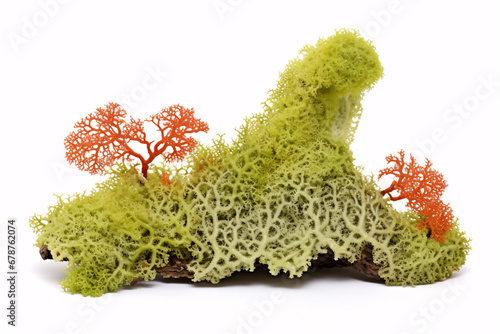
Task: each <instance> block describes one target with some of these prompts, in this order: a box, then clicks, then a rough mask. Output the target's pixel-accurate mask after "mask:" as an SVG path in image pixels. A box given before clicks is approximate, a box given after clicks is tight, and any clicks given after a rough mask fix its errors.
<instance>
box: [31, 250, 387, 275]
mask: <svg viewBox="0 0 500 334" xmlns="http://www.w3.org/2000/svg"><path fill="white" fill-rule="evenodd" d="M40 256H41V257H42V259H44V260H48V259H52V254H51V253H50V250H49V249H48V248H47V246H46V245H43V246H42V247H41V248H40ZM189 261H190V260H182V259H178V258H177V257H176V256H173V255H172V256H170V258H169V262H168V264H167V265H166V266H165V267H162V268H158V269H157V270H156V271H157V272H158V273H159V274H160V275H161V276H162V277H164V278H182V277H185V278H189V279H191V278H193V277H194V274H193V273H192V272H190V271H189V269H188V265H189ZM255 267H256V269H257V270H262V271H267V270H268V269H267V266H266V265H263V264H260V263H256V265H255ZM311 267H313V268H334V267H339V268H351V269H354V270H357V271H359V272H360V273H362V274H364V275H366V276H368V277H370V278H374V279H379V280H381V278H380V276H379V274H378V270H379V269H380V266H379V265H377V264H375V263H374V262H373V255H372V249H371V248H366V249H364V250H363V251H362V252H361V256H360V258H359V260H357V261H354V262H353V263H350V262H349V261H346V260H342V259H339V260H335V254H334V253H333V251H331V250H328V252H326V253H325V254H320V255H319V256H318V258H317V259H316V260H313V261H311ZM137 282H138V280H136V279H134V280H133V281H132V283H131V284H135V283H137Z"/></svg>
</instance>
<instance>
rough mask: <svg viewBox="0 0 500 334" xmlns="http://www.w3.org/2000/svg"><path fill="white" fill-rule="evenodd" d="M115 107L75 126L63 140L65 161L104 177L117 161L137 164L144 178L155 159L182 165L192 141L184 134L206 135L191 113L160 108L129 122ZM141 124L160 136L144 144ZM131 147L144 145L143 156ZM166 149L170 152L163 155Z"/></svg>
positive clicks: (202, 124)
mask: <svg viewBox="0 0 500 334" xmlns="http://www.w3.org/2000/svg"><path fill="white" fill-rule="evenodd" d="M126 115H127V113H126V112H125V110H123V109H122V108H121V107H120V105H119V104H117V103H109V104H108V105H107V106H106V108H105V109H103V108H97V111H96V112H94V113H91V114H90V115H88V116H87V117H85V118H83V119H82V120H81V121H79V122H77V123H76V124H75V129H76V130H75V131H73V132H71V133H70V134H69V135H68V136H67V137H66V139H65V141H64V143H65V146H66V159H67V160H68V162H70V163H72V164H75V165H76V166H77V167H78V168H79V169H81V170H85V171H88V172H90V173H91V174H104V173H105V171H106V167H110V166H113V164H115V162H117V161H129V160H131V158H132V157H134V158H137V159H139V160H140V162H141V164H142V174H143V175H144V177H145V178H147V177H148V174H147V172H148V167H149V164H150V163H151V162H152V161H153V160H154V159H155V158H156V157H157V156H159V155H162V156H163V157H164V159H165V161H167V162H175V161H182V159H184V157H185V156H186V155H188V154H189V153H191V152H192V151H193V150H194V148H195V146H196V143H197V142H196V140H195V139H194V138H192V137H188V136H187V135H188V134H192V133H196V132H200V131H203V132H207V131H208V125H207V123H205V122H202V121H201V120H199V119H197V118H195V117H194V110H193V109H186V108H184V107H182V106H180V105H175V106H171V107H168V108H164V109H163V110H162V111H160V112H159V113H157V114H155V115H152V116H151V117H150V118H149V119H146V120H145V121H142V120H140V119H134V118H131V119H130V122H129V123H126V122H125V117H126ZM144 122H150V123H151V124H153V125H154V126H155V128H156V130H157V131H158V132H159V133H160V139H159V140H158V141H148V140H147V139H146V132H145V131H144ZM131 143H135V144H140V145H144V146H145V148H146V152H147V154H148V155H147V156H144V154H141V153H140V152H137V151H136V150H134V149H133V148H132V147H131ZM167 149H170V151H167Z"/></svg>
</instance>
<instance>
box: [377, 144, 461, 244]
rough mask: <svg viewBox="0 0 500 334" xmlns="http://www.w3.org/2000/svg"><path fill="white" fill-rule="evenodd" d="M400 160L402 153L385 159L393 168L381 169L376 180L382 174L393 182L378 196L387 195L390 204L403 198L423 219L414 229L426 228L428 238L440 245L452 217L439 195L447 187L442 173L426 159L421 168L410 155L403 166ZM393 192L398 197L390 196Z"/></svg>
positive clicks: (403, 154) (451, 212)
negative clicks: (428, 231)
mask: <svg viewBox="0 0 500 334" xmlns="http://www.w3.org/2000/svg"><path fill="white" fill-rule="evenodd" d="M404 158H405V152H404V151H403V150H401V151H400V152H399V157H396V156H394V155H392V154H391V155H389V156H388V157H387V158H386V160H387V163H394V166H392V167H388V168H384V169H382V170H381V171H380V173H379V179H380V178H381V177H382V176H384V175H392V176H395V177H396V180H394V181H393V182H392V183H391V185H390V186H389V187H388V188H387V189H385V190H382V191H381V194H382V195H385V194H388V195H389V197H390V199H391V200H393V201H397V200H401V199H407V200H408V202H407V203H406V206H407V207H408V208H410V209H411V210H413V211H416V212H418V213H420V214H422V215H423V216H424V217H425V219H424V220H422V221H421V222H420V223H419V224H418V225H417V227H418V229H423V228H426V229H429V230H430V232H431V237H432V238H434V239H435V240H437V241H440V242H444V241H445V238H444V237H443V235H444V234H445V233H446V232H448V230H449V229H451V227H452V225H453V220H454V216H453V210H452V209H451V207H450V205H449V204H445V203H443V201H442V200H441V195H442V194H443V192H444V190H445V188H446V187H447V184H446V181H445V179H444V177H443V174H441V173H439V172H438V171H437V170H435V169H433V168H431V167H432V163H431V162H430V161H429V159H427V160H426V162H425V166H421V165H419V164H418V163H417V161H416V160H415V158H414V157H413V156H412V155H411V154H410V162H409V163H406V162H405V160H404ZM394 191H396V192H398V193H399V195H398V196H394V195H393V194H392V192H394Z"/></svg>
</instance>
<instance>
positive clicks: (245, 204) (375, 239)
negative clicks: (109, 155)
mask: <svg viewBox="0 0 500 334" xmlns="http://www.w3.org/2000/svg"><path fill="white" fill-rule="evenodd" d="M382 73H383V69H382V67H381V65H380V62H379V59H378V55H377V54H376V52H375V49H374V47H373V46H372V45H371V43H370V42H368V41H366V40H364V39H363V38H361V37H360V36H359V34H358V33H357V32H356V31H350V30H341V31H339V32H337V34H335V35H334V36H332V37H330V38H326V39H320V40H319V42H318V43H317V45H316V46H306V47H304V48H303V50H302V51H301V52H300V55H299V57H298V58H297V59H295V60H293V61H291V62H290V63H289V64H288V66H287V67H286V69H285V71H284V72H283V73H282V74H281V76H280V79H279V81H278V83H277V86H276V88H275V89H274V90H272V91H271V92H270V95H269V98H268V100H267V101H266V102H265V103H264V104H263V109H264V110H263V112H262V113H260V114H256V115H253V116H252V117H250V118H248V119H246V120H245V122H244V124H243V125H242V126H241V127H240V128H239V129H238V137H237V138H236V140H235V141H234V142H233V143H231V144H228V143H226V142H225V141H224V139H223V137H222V136H219V137H217V138H216V139H215V140H214V142H213V145H211V146H203V145H200V146H198V147H197V149H196V150H195V151H194V153H193V154H192V155H191V156H189V157H188V161H187V164H186V165H185V167H184V168H181V169H179V170H177V171H175V170H172V169H169V168H165V167H161V168H160V167H155V168H153V169H152V170H150V171H149V175H148V178H147V180H146V179H145V178H143V177H142V176H141V175H140V174H138V173H137V172H135V167H133V166H132V167H126V166H124V165H122V166H120V167H119V168H116V169H115V170H113V171H112V172H111V173H112V177H111V178H110V179H109V180H108V181H107V182H105V183H103V184H101V185H99V186H98V187H97V188H96V189H95V190H94V191H93V192H92V193H91V194H89V195H77V196H75V197H73V198H70V199H61V200H60V201H59V203H58V204H57V205H56V206H54V207H53V208H52V209H51V210H50V212H49V213H48V214H47V215H45V216H43V217H40V216H36V217H34V218H33V219H32V226H33V228H34V229H35V230H36V231H37V233H38V234H39V238H38V246H42V245H47V246H48V248H49V249H50V251H51V252H52V253H53V254H54V258H55V259H56V260H63V259H65V258H66V259H68V265H69V266H68V278H67V279H65V280H64V281H63V282H62V284H63V287H64V288H65V289H66V290H68V291H71V292H77V293H82V294H89V295H99V294H102V293H104V292H107V291H116V289H117V288H118V287H119V286H120V285H123V284H127V283H130V282H132V280H133V279H134V278H138V279H145V280H148V279H152V278H154V275H155V272H154V271H155V269H157V268H160V267H161V266H163V265H165V264H167V263H168V259H169V255H170V254H175V255H176V257H178V258H180V259H189V267H188V268H189V270H190V271H191V272H192V273H193V274H194V278H193V280H194V281H210V282H212V283H217V282H219V281H220V280H221V279H222V278H224V277H228V276H230V275H231V274H232V273H234V272H236V271H241V270H249V271H252V270H254V269H255V266H256V264H258V263H261V264H266V265H267V266H268V268H269V271H270V273H271V274H273V275H276V274H278V273H279V272H282V271H283V272H287V273H288V275H289V276H290V277H297V276H301V275H302V274H303V273H304V272H305V271H306V270H307V269H308V267H309V266H310V265H311V261H313V260H314V259H316V258H317V257H318V255H319V254H323V253H326V252H327V251H328V250H331V251H333V253H334V254H335V257H336V259H343V260H346V261H349V262H354V261H356V260H357V259H359V257H360V256H361V252H362V251H363V250H366V249H370V250H371V251H372V254H373V261H374V263H376V264H377V265H379V266H380V270H379V276H380V277H381V278H383V279H384V280H385V282H386V283H387V284H389V285H415V284H424V283H432V282H435V281H438V280H442V279H445V278H447V277H449V276H450V275H451V273H452V272H453V271H455V270H458V269H459V268H460V267H461V266H462V265H463V263H464V262H465V257H466V255H467V252H468V249H469V245H468V239H467V238H466V237H465V235H464V234H463V233H462V232H460V231H459V229H458V225H457V222H456V221H455V222H454V223H453V227H452V228H451V230H450V231H448V232H447V233H446V235H445V237H447V241H446V242H445V243H440V242H437V241H436V240H434V239H430V238H428V237H427V235H426V233H425V231H424V230H418V229H417V225H418V223H419V222H420V221H421V220H422V217H421V216H419V215H418V214H416V213H411V212H398V211H396V210H395V209H394V208H393V207H392V206H391V204H390V202H388V200H386V199H384V198H383V196H382V195H381V194H380V189H379V188H378V186H377V185H376V184H375V182H374V181H373V179H372V177H367V176H363V174H362V173H361V170H360V168H358V167H356V166H355V165H354V158H353V156H352V152H351V150H350V147H349V146H350V143H351V142H352V139H353V138H354V132H355V130H356V126H357V122H358V120H359V118H360V116H361V111H362V109H361V105H360V101H361V98H362V97H363V94H364V92H366V91H367V90H369V89H370V88H371V87H372V86H373V85H374V83H375V82H376V81H377V80H379V79H380V77H381V76H382Z"/></svg>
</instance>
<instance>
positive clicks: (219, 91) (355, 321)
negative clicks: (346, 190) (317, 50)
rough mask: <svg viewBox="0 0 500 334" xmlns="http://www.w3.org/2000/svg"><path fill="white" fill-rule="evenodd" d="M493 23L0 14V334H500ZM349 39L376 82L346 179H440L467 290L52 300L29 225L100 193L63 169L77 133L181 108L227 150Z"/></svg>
mask: <svg viewBox="0 0 500 334" xmlns="http://www.w3.org/2000/svg"><path fill="white" fill-rule="evenodd" d="M55 4H57V6H56V5H55ZM216 6H218V7H217V8H219V9H217V8H216ZM224 6H225V7H224ZM499 13H500V6H499V3H498V2H497V1H486V0H483V1H456V0H455V1H431V0H421V1H416V0H414V1H411V0H400V1H388V0H380V1H373V0H369V1H368V0H367V1H307V2H306V1H255V0H254V1H249V0H246V1H245V0H221V1H214V0H203V1H202V0H200V1H124V0H120V1H118V0H112V1H94V0H87V1H76V0H73V1H67V0H66V1H64V3H63V1H62V0H60V2H55V0H51V1H49V0H42V1H34V0H25V1H13V0H12V1H6V0H2V1H1V5H0V48H1V61H0V94H1V98H0V110H1V119H0V124H1V130H0V136H1V138H0V145H1V146H0V148H1V152H0V153H1V154H0V156H1V159H2V160H1V162H2V163H1V167H0V168H1V174H0V175H1V178H2V182H1V184H2V185H1V189H0V196H1V202H0V208H1V212H0V219H1V222H2V224H1V236H2V239H1V240H2V242H1V245H0V247H1V252H0V255H1V261H0V265H1V268H2V269H1V271H2V272H5V273H6V271H7V269H6V268H7V267H6V259H5V258H6V253H5V251H6V244H5V231H6V226H5V225H6V222H7V219H8V218H10V217H14V218H16V219H17V223H18V245H17V247H18V253H19V254H18V271H19V278H18V280H19V282H18V286H17V292H18V299H17V303H18V318H17V324H18V326H17V327H16V328H12V327H10V326H7V325H6V322H7V318H6V314H7V311H6V305H7V302H8V299H7V285H6V279H2V280H1V284H0V296H1V297H0V306H1V307H0V309H1V310H2V311H0V319H1V320H0V321H1V326H2V333H5V329H7V332H8V333H29V332H31V333H33V332H35V331H36V333H40V334H42V333H118V332H119V333H139V332H147V331H150V332H151V331H152V330H154V331H155V333H165V334H166V333H300V332H306V331H307V332H311V331H312V332H318V333H319V332H325V333H326V332H332V333H333V332H338V333H365V332H370V333H385V334H387V333H394V334H401V333H423V332H425V333H471V332H477V333H498V332H499V331H500V325H499V323H498V320H495V319H497V317H498V314H499V311H500V307H499V305H498V300H499V299H500V285H499V284H498V277H499V274H500V270H499V266H498V263H497V262H498V260H497V259H498V256H497V254H498V248H497V245H498V238H499V235H500V233H499V232H500V224H499V223H500V221H499V218H498V203H499V202H500V195H499V193H498V190H499V189H500V179H499V173H498V172H499V160H500V159H499V158H500V157H499V143H500V134H499V133H500V131H499V130H500V129H499V125H500V122H499V121H500V116H499V104H500V101H499V91H500V68H499V62H498V60H499V59H500V18H499ZM342 27H351V28H358V29H359V30H360V31H361V32H362V33H363V35H364V36H366V37H368V38H370V39H372V40H373V41H374V45H375V46H376V48H377V51H378V53H379V54H380V59H381V61H382V63H383V66H384V68H385V77H384V78H383V79H382V80H381V81H380V82H379V83H378V84H377V86H376V87H375V88H374V89H373V90H372V91H370V92H369V93H368V94H367V95H366V96H365V99H364V103H363V106H364V114H363V117H362V119H361V123H360V126H359V128H358V132H357V135H356V140H355V142H354V144H353V145H352V149H353V152H354V155H355V157H356V163H357V164H358V165H362V166H365V172H366V174H371V173H374V174H376V173H377V172H378V170H379V169H381V168H383V167H385V160H384V157H385V156H387V155H388V154H391V153H396V152H397V151H398V150H400V149H405V150H406V151H408V152H413V153H414V154H416V155H419V156H420V157H421V158H422V157H424V156H425V157H428V158H430V159H431V160H432V161H433V163H434V166H435V168H436V169H438V170H439V171H441V172H442V173H443V174H444V175H445V177H446V178H447V179H448V183H449V187H448V189H447V191H446V192H445V196H444V199H445V201H447V202H450V203H451V205H452V207H453V209H454V213H455V215H456V216H457V217H459V218H460V224H461V228H462V229H463V230H465V231H466V232H467V234H468V236H470V237H471V238H472V239H473V240H472V243H471V245H472V247H473V249H472V251H471V253H470V255H469V257H468V258H467V263H466V264H465V266H464V267H463V269H462V270H461V271H460V272H458V273H455V274H454V275H453V277H452V278H450V279H448V280H447V281H445V282H440V283H436V284H432V285H427V286H417V287H415V288H412V287H406V288H402V287H387V286H384V285H381V284H377V283H374V282H371V281H369V280H366V279H364V278H363V277H361V276H359V275H357V274H355V273H353V272H351V271H349V270H340V269H336V270H335V269H332V270H323V271H319V272H315V273H310V274H308V275H307V277H305V278H304V279H301V280H294V281H287V280H284V279H282V278H280V277H270V276H268V275H265V274H256V273H247V274H238V275H234V276H233V277H232V278H229V279H226V280H224V281H223V282H221V283H220V284H219V285H217V286H212V285H210V284H205V283H201V284H199V283H198V284H195V283H190V282H188V281H179V282H177V281H154V282H141V283H139V284H137V285H136V286H134V287H132V288H130V287H128V288H123V289H121V290H120V291H119V292H118V293H114V294H106V295H105V296H103V297H101V298H84V297H82V296H80V295H71V294H69V293H65V292H63V291H62V289H61V288H60V286H59V285H58V284H57V282H59V281H60V280H61V279H62V278H63V277H64V273H63V269H64V267H65V265H64V264H62V263H54V262H52V261H45V262H44V261H42V260H41V259H40V257H39V255H38V252H37V249H36V248H34V247H32V245H33V243H34V242H35V236H34V234H33V233H32V231H31V230H30V229H29V227H28V219H29V217H30V216H32V215H33V214H35V213H43V212H46V210H47V207H48V206H49V205H51V204H53V203H55V197H54V196H53V194H54V193H55V194H73V193H75V192H82V191H83V190H85V189H90V188H92V186H93V184H95V183H96V182H98V181H100V180H102V177H98V176H90V175H88V173H86V172H81V171H78V170H77V169H75V168H74V167H71V166H69V165H68V164H67V163H66V162H65V159H64V153H65V151H64V146H63V140H64V137H65V136H66V135H67V134H68V133H69V132H70V131H71V130H72V127H73V124H74V123H75V122H76V121H78V120H79V119H80V118H82V117H84V116H85V115H87V114H88V113H90V112H92V111H94V110H95V108H96V107H99V106H104V105H105V104H106V103H108V102H110V101H123V95H124V94H129V95H130V94H132V97H134V96H135V98H133V99H132V101H131V102H132V103H130V102H129V105H128V108H127V111H128V113H129V115H131V116H133V117H136V118H137V117H138V118H145V117H147V116H149V115H150V114H153V113H156V112H157V111H159V110H160V109H161V108H162V107H166V106H169V105H172V104H176V103H180V104H182V105H184V106H186V107H193V108H195V110H196V115H197V117H200V118H201V119H203V120H205V121H207V122H208V123H209V124H210V127H211V128H210V132H209V133H208V134H207V135H203V136H199V137H198V138H199V139H200V140H202V141H203V142H207V143H208V142H209V141H210V140H211V138H214V137H215V135H216V134H217V133H226V134H227V136H228V138H231V137H232V136H233V135H234V131H233V129H234V128H235V127H237V126H238V125H239V124H241V123H242V120H243V118H244V117H246V116H249V115H251V114H252V113H256V112H259V111H260V110H261V109H260V108H261V107H260V103H261V102H262V101H264V100H265V99H266V96H267V91H268V89H270V88H272V87H273V86H274V84H275V83H276V80H277V79H278V74H279V72H280V71H282V70H283V69H284V68H285V65H286V64H287V62H288V61H289V60H290V59H292V58H295V57H296V55H297V52H298V51H299V49H300V48H301V47H302V46H303V45H304V44H314V43H315V42H316V41H317V39H318V38H319V37H327V36H329V35H331V34H333V33H334V32H335V29H339V28H342ZM155 71H156V72H157V74H156V79H155V80H153V79H154V77H152V76H150V72H155ZM167 73H168V74H167ZM144 82H145V84H144ZM485 82H490V83H489V84H485ZM141 94H142V95H141ZM460 110H462V111H463V112H462V114H460V113H459V111H460ZM0 276H1V277H4V274H2V275H0Z"/></svg>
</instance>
